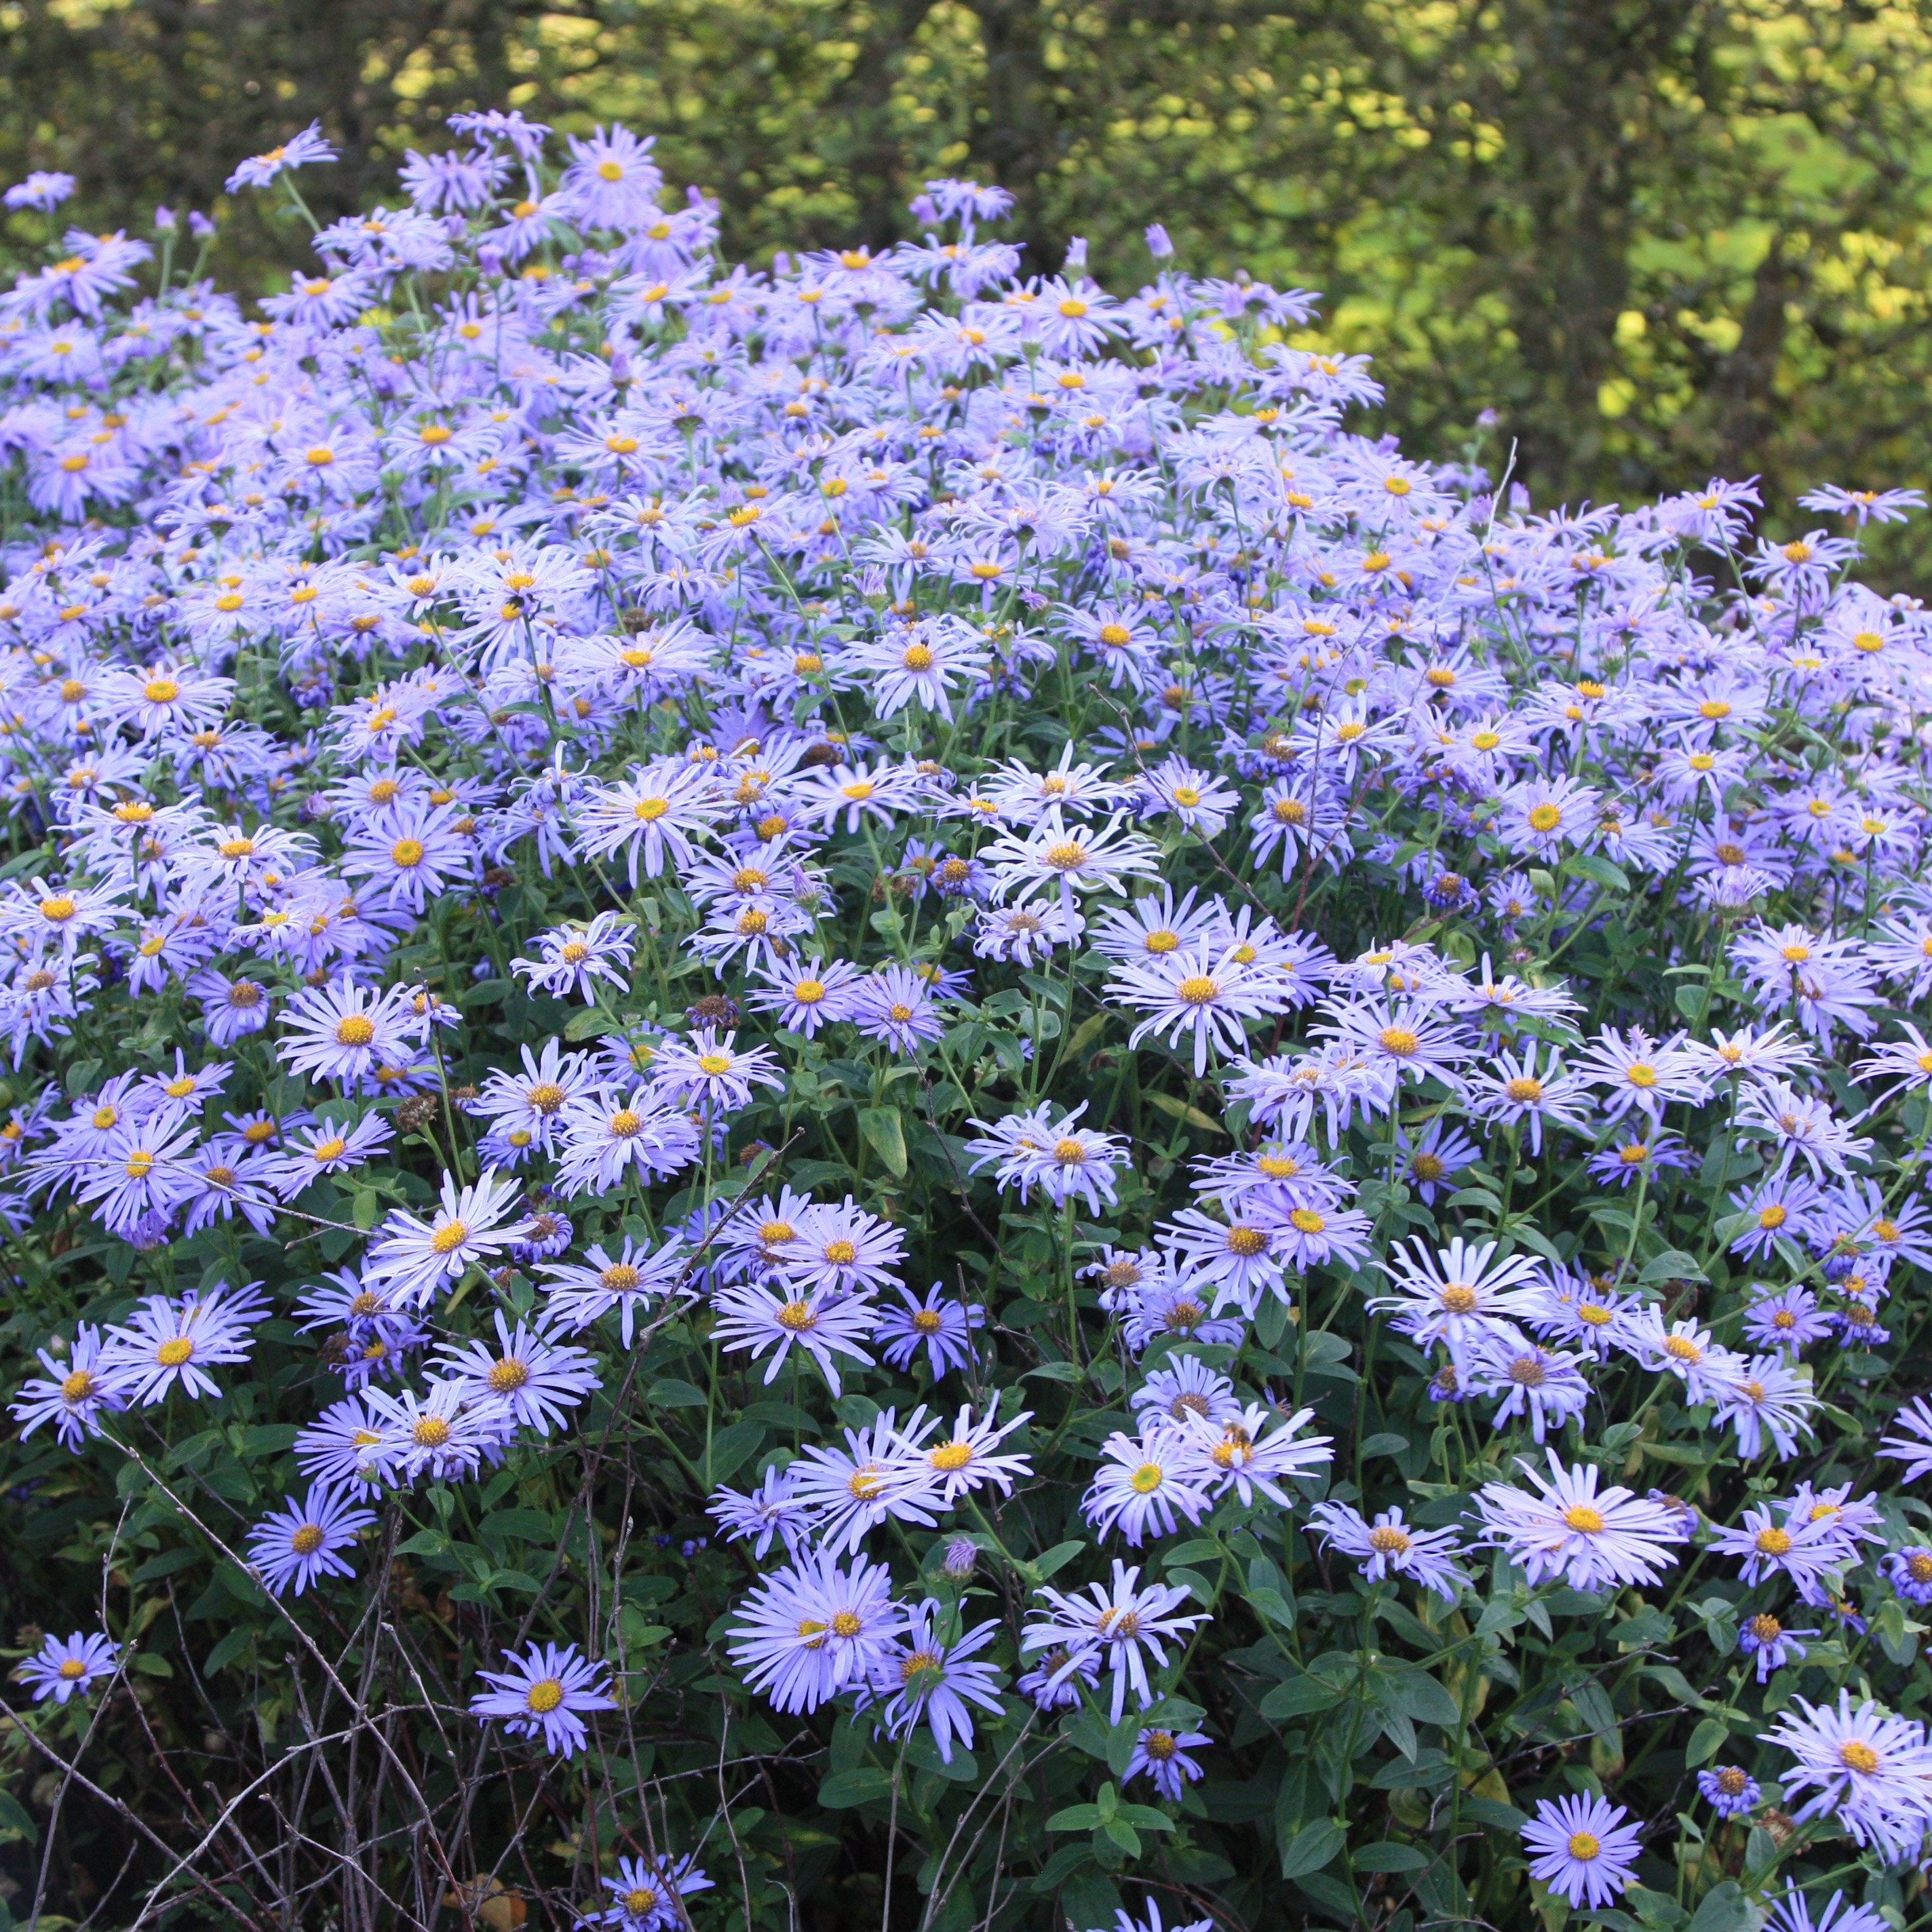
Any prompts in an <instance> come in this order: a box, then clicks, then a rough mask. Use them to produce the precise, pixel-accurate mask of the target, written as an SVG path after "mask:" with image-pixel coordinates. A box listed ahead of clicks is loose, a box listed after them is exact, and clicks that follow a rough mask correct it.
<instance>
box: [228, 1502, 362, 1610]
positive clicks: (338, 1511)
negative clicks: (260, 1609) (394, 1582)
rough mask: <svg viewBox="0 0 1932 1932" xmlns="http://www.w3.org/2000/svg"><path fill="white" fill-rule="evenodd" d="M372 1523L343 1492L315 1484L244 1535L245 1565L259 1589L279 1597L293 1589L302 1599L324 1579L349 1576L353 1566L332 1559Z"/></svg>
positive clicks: (353, 1573)
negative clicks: (251, 1567)
mask: <svg viewBox="0 0 1932 1932" xmlns="http://www.w3.org/2000/svg"><path fill="white" fill-rule="evenodd" d="M375 1520H376V1512H375V1511H374V1510H368V1509H359V1508H357V1507H356V1505H355V1504H354V1502H353V1501H352V1500H351V1499H350V1496H348V1495H347V1493H345V1492H344V1491H342V1490H336V1489H334V1488H332V1487H330V1486H329V1484H326V1483H316V1484H312V1485H311V1487H310V1489H309V1493H308V1496H306V1497H305V1498H304V1499H303V1500H302V1502H299V1503H290V1505H288V1506H287V1508H284V1509H279V1510H272V1511H270V1512H269V1514H268V1515H266V1517H263V1519H262V1520H261V1521H260V1523H257V1524H256V1526H254V1529H251V1531H250V1532H248V1560H249V1561H250V1562H251V1563H252V1564H253V1565H254V1568H255V1571H256V1574H257V1575H258V1576H259V1577H260V1578H261V1580H262V1585H263V1588H264V1589H266V1590H268V1591H269V1592H270V1593H271V1594H272V1595H275V1596H278V1597H279V1596H280V1595H281V1594H282V1592H284V1590H286V1589H288V1587H289V1586H290V1585H291V1584H293V1585H294V1586H295V1593H296V1595H297V1596H300V1595H302V1592H303V1591H305V1589H308V1586H310V1584H311V1583H317V1582H320V1580H321V1579H322V1578H323V1577H353V1576H354V1575H355V1574H356V1570H355V1566H354V1565H353V1564H350V1563H347V1562H344V1560H343V1559H342V1558H341V1557H340V1556H338V1555H337V1554H336V1552H337V1551H338V1550H346V1549H349V1548H351V1547H353V1545H354V1544H355V1541H356V1533H357V1532H358V1531H359V1530H363V1529H368V1526H370V1524H371V1523H374V1521H375Z"/></svg>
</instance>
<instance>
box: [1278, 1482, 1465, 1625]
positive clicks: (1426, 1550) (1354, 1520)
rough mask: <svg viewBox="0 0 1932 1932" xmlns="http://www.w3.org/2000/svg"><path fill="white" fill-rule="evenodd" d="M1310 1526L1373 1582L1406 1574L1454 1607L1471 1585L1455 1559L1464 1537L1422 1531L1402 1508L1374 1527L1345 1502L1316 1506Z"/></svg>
mask: <svg viewBox="0 0 1932 1932" xmlns="http://www.w3.org/2000/svg"><path fill="white" fill-rule="evenodd" d="M1308 1526H1309V1527H1310V1529H1319V1531H1320V1532H1322V1540H1323V1541H1325V1542H1327V1543H1330V1544H1333V1545H1334V1547H1336V1548H1337V1550H1340V1551H1342V1552H1343V1554H1344V1555H1346V1556H1352V1557H1353V1558H1354V1559H1355V1561H1356V1562H1357V1563H1358V1565H1361V1572H1362V1574H1363V1575H1364V1577H1367V1578H1368V1580H1370V1583H1381V1582H1382V1581H1383V1580H1385V1578H1387V1577H1391V1576H1397V1577H1407V1578H1409V1580H1410V1581H1411V1582H1412V1583H1418V1584H1420V1585H1421V1586H1422V1588H1423V1589H1425V1590H1433V1591H1434V1592H1436V1595H1438V1596H1439V1597H1441V1598H1442V1599H1443V1600H1444V1601H1445V1602H1448V1603H1451V1604H1453V1603H1454V1602H1455V1601H1457V1598H1458V1597H1459V1596H1460V1595H1461V1594H1462V1592H1463V1589H1465V1588H1466V1586H1468V1583H1469V1577H1468V1576H1467V1574H1466V1573H1465V1572H1464V1571H1463V1570H1462V1569H1461V1568H1460V1567H1459V1566H1458V1565H1457V1564H1456V1562H1454V1560H1453V1558H1454V1554H1455V1553H1456V1552H1457V1551H1458V1550H1460V1548H1461V1547H1462V1538H1461V1535H1460V1532H1457V1531H1456V1530H1454V1529H1416V1528H1415V1526H1414V1525H1412V1523H1408V1522H1406V1521H1405V1520H1404V1519H1403V1513H1402V1511H1400V1510H1399V1509H1387V1510H1384V1511H1382V1513H1381V1514H1379V1516H1377V1517H1376V1520H1375V1521H1374V1522H1373V1523H1370V1522H1369V1521H1368V1520H1367V1518H1366V1517H1364V1516H1363V1514H1361V1511H1359V1510H1356V1509H1352V1508H1350V1507H1349V1505H1348V1504H1346V1503H1337V1502H1326V1503H1321V1504H1319V1505H1317V1506H1316V1508H1314V1509H1313V1510H1312V1511H1310V1513H1309V1517H1308Z"/></svg>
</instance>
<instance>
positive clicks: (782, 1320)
mask: <svg viewBox="0 0 1932 1932" xmlns="http://www.w3.org/2000/svg"><path fill="white" fill-rule="evenodd" d="M711 1305H712V1307H713V1308H714V1309H715V1310H716V1311H717V1316H718V1319H717V1321H716V1322H715V1324H714V1325H713V1326H712V1334H713V1335H714V1336H715V1337H716V1338H717V1340H718V1342H719V1343H721V1344H722V1345H723V1346H724V1348H725V1349H748V1350H749V1351H750V1353H751V1359H752V1361H754V1362H755V1361H758V1360H759V1359H760V1358H762V1357H763V1355H764V1354H765V1352H766V1351H767V1350H768V1349H769V1350H771V1351H772V1359H771V1364H770V1366H769V1367H768V1368H767V1369H766V1370H765V1381H766V1385H769V1384H771V1383H772V1382H775V1381H777V1379H778V1371H779V1370H781V1368H783V1367H784V1364H785V1361H786V1358H787V1357H788V1356H789V1355H790V1353H791V1351H792V1347H793V1344H794V1343H796V1345H797V1346H799V1348H801V1349H803V1350H804V1351H805V1353H806V1354H807V1355H809V1356H810V1357H811V1359H812V1360H813V1361H814V1362H816V1363H817V1364H818V1369H819V1373H820V1374H821V1375H823V1376H824V1378H825V1380H826V1385H827V1386H828V1387H829V1388H830V1389H831V1391H832V1395H833V1396H834V1397H837V1396H838V1394H839V1393H840V1388H839V1380H838V1362H837V1361H836V1360H835V1358H836V1357H838V1356H840V1355H843V1356H844V1357H845V1358H847V1360H848V1361H855V1362H862V1363H863V1364H865V1366H866V1367H868V1368H869V1367H871V1363H872V1358H871V1356H870V1355H868V1354H867V1353H866V1352H865V1350H864V1349H862V1348H861V1347H860V1346H859V1343H861V1342H862V1341H863V1340H865V1339H866V1338H867V1337H869V1336H870V1335H871V1332H872V1330H873V1328H874V1325H876V1322H877V1316H875V1315H874V1313H873V1310H872V1302H871V1296H870V1295H840V1293H839V1292H838V1290H837V1289H830V1288H828V1289H814V1290H811V1291H808V1292H804V1293H792V1294H790V1295H788V1296H787V1298H786V1299H784V1300H783V1301H781V1300H780V1299H779V1298H778V1296H777V1295H774V1294H772V1292H771V1291H770V1290H769V1289H764V1288H760V1287H759V1286H757V1284H756V1283H741V1284H740V1285H739V1286H737V1287H736V1288H724V1289H719V1290H718V1292H717V1293H716V1294H715V1295H713V1296H712V1298H711Z"/></svg>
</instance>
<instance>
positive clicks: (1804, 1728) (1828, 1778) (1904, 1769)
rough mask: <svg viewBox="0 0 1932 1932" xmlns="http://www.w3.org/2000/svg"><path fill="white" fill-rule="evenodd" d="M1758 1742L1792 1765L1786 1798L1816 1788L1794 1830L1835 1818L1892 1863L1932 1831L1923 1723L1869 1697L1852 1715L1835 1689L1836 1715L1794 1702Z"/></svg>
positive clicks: (1931, 1759) (1931, 1758)
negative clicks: (1781, 1752) (1785, 1754)
mask: <svg viewBox="0 0 1932 1932" xmlns="http://www.w3.org/2000/svg"><path fill="white" fill-rule="evenodd" d="M1764 1742H1766V1743H1767V1744H1775V1745H1782V1746H1783V1747H1784V1749H1785V1750H1787V1751H1789V1752H1790V1754H1792V1756H1793V1758H1794V1759H1796V1763H1795V1764H1794V1765H1793V1766H1792V1768H1791V1769H1790V1770H1789V1771H1787V1772H1786V1773H1785V1774H1784V1776H1783V1778H1781V1780H1780V1781H1779V1782H1780V1783H1781V1784H1782V1785H1783V1786H1784V1790H1785V1793H1786V1795H1787V1799H1789V1797H1790V1796H1791V1795H1792V1794H1793V1793H1795V1792H1796V1791H1797V1790H1801V1789H1802V1788H1803V1787H1805V1786H1806V1785H1811V1786H1814V1787H1816V1788H1817V1796H1814V1797H1813V1798H1811V1799H1808V1801H1807V1802H1805V1805H1803V1806H1802V1807H1801V1808H1799V1811H1797V1812H1796V1814H1794V1816H1795V1817H1796V1821H1797V1822H1798V1823H1800V1824H1802V1823H1804V1822H1805V1820H1808V1819H1811V1818H1817V1817H1822V1816H1823V1815H1824V1814H1826V1813H1828V1812H1830V1813H1835V1814H1837V1817H1838V1822H1839V1823H1840V1824H1841V1825H1842V1826H1843V1827H1844V1829H1845V1830H1846V1832H1849V1834H1850V1835H1851V1836H1852V1838H1853V1839H1855V1841H1857V1842H1858V1843H1859V1844H1861V1845H1864V1846H1873V1847H1875V1848H1876V1849H1878V1850H1879V1851H1880V1852H1882V1853H1883V1854H1884V1855H1885V1858H1887V1859H1888V1860H1891V1861H1897V1860H1900V1859H1903V1858H1909V1857H1911V1856H1912V1855H1913V1854H1914V1853H1915V1852H1917V1850H1918V1848H1919V1846H1921V1844H1922V1843H1923V1842H1924V1838H1925V1834H1926V1832H1927V1829H1928V1828H1932V1745H1927V1742H1926V1740H1925V1727H1924V1726H1923V1725H1922V1724H1918V1723H1917V1722H1915V1721H1914V1720H1912V1719H1911V1718H1900V1717H1894V1716H1893V1715H1891V1713H1890V1712H1887V1711H1884V1710H1882V1709H1879V1706H1877V1705H1876V1704H1875V1703H1873V1702H1872V1701H1871V1700H1870V1699H1869V1698H1867V1699H1866V1700H1865V1701H1864V1703H1861V1704H1859V1705H1858V1706H1857V1707H1856V1708H1854V1707H1853V1706H1852V1694H1851V1693H1850V1692H1849V1691H1842V1690H1841V1691H1840V1692H1839V1693H1838V1705H1837V1706H1836V1708H1834V1707H1833V1706H1830V1705H1829V1704H1822V1705H1820V1704H1812V1703H1808V1702H1807V1700H1805V1699H1804V1698H1802V1697H1794V1698H1793V1699H1792V1700H1791V1702H1790V1703H1789V1704H1788V1705H1787V1706H1785V1707H1784V1710H1783V1711H1782V1712H1780V1714H1779V1717H1778V1724H1777V1725H1776V1727H1775V1728H1774V1729H1773V1730H1772V1731H1771V1732H1770V1733H1769V1735H1768V1736H1766V1739H1765V1740H1764Z"/></svg>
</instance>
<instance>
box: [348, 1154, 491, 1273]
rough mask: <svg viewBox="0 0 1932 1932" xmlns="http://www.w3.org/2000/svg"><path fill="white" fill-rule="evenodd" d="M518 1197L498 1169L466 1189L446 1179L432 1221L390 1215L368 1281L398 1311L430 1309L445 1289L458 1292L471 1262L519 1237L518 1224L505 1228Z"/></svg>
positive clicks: (373, 1250)
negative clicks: (376, 1287)
mask: <svg viewBox="0 0 1932 1932" xmlns="http://www.w3.org/2000/svg"><path fill="white" fill-rule="evenodd" d="M517 1193H518V1190H517V1183H516V1181H514V1179H512V1178H507V1177H499V1175H498V1174H497V1172H496V1169H494V1168H485V1169H484V1170H483V1172H482V1175H481V1177H480V1178H478V1180H477V1181H475V1182H474V1183H472V1184H471V1185H469V1186H468V1187H463V1186H461V1185H460V1184H458V1180H457V1178H456V1176H455V1175H453V1174H446V1175H444V1176H443V1193H442V1198H441V1200H440V1202H439V1204H438V1205H437V1211H436V1213H435V1214H434V1215H433V1216H432V1217H431V1218H430V1219H429V1220H427V1221H423V1220H419V1219H418V1218H417V1217H416V1216H415V1215H413V1214H408V1213H407V1212H405V1211H404V1210H403V1209H401V1208H395V1209H393V1210H392V1211H391V1212H390V1214H389V1217H388V1218H387V1219H386V1220H385V1221H384V1222H383V1224H382V1226H381V1227H380V1228H379V1229H377V1235H376V1238H375V1240H374V1241H372V1242H371V1244H370V1248H369V1259H368V1273H367V1277H366V1279H367V1280H369V1281H370V1282H371V1283H374V1284H376V1285H377V1286H380V1287H381V1288H383V1290H384V1291H385V1292H386V1295H387V1296H388V1298H389V1301H390V1302H391V1303H392V1304H395V1306H398V1307H409V1306H410V1305H411V1304H414V1305H415V1306H416V1307H425V1306H427V1305H428V1304H429V1303H430V1302H431V1301H434V1300H435V1299H436V1297H437V1294H438V1293H439V1292H440V1291H441V1290H442V1289H445V1288H452V1287H454V1286H455V1284H456V1283H458V1281H459V1280H461V1278H462V1277H463V1275H465V1274H467V1273H468V1271H469V1265H470V1264H471V1263H472V1262H476V1261H481V1260H483V1259H486V1258H487V1257H488V1256H491V1255H494V1254H497V1253H500V1252H501V1251H502V1250H503V1249H505V1248H506V1247H508V1246H509V1245H510V1244H511V1241H514V1240H516V1239H517V1238H518V1237H519V1236H520V1234H521V1233H522V1232H523V1229H522V1223H521V1220H519V1221H518V1223H517V1225H515V1226H511V1227H509V1228H505V1227H504V1226H502V1222H503V1220H504V1219H505V1217H506V1216H507V1215H508V1214H510V1213H511V1211H512V1210H513V1209H514V1208H516V1207H517V1205H518V1202H517Z"/></svg>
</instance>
